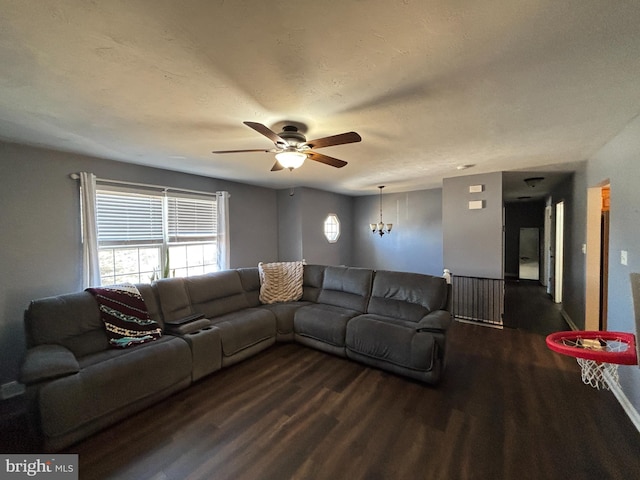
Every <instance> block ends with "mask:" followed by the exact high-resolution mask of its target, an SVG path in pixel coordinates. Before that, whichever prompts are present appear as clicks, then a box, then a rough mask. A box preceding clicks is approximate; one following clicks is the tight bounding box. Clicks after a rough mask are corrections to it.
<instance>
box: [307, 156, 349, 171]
mask: <svg viewBox="0 0 640 480" xmlns="http://www.w3.org/2000/svg"><path fill="white" fill-rule="evenodd" d="M307 158H309V159H310V160H315V161H316V162H320V163H324V164H326V165H331V166H332V167H336V168H342V167H344V166H345V165H346V164H347V162H345V161H344V160H339V159H337V158H333V157H329V156H327V155H323V154H322V153H318V152H307Z"/></svg>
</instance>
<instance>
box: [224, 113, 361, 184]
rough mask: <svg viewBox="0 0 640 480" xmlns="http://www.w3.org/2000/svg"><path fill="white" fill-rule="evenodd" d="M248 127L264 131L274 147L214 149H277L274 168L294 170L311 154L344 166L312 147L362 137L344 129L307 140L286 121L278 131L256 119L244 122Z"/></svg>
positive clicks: (343, 163)
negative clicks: (342, 131) (336, 133)
mask: <svg viewBox="0 0 640 480" xmlns="http://www.w3.org/2000/svg"><path fill="white" fill-rule="evenodd" d="M243 123H244V124H245V125H246V126H247V127H250V128H253V129H254V130H255V131H256V132H258V133H260V134H262V135H264V136H265V137H267V138H268V139H269V140H271V141H272V142H273V143H274V145H275V148H271V149H269V150H261V149H257V150H216V151H213V152H212V153H215V154H222V153H247V152H263V153H275V154H276V163H275V164H274V165H273V167H272V168H271V171H272V172H275V171H277V170H282V169H284V168H288V169H289V170H293V169H294V168H298V167H300V166H301V165H302V164H303V163H304V161H305V160H306V159H307V158H308V159H310V160H314V161H316V162H320V163H324V164H326V165H331V166H332V167H336V168H341V167H344V166H345V165H346V164H347V162H345V161H344V160H339V159H337V158H333V157H329V156H328V155H323V154H322V153H318V152H314V151H313V149H316V148H324V147H331V146H334V145H344V144H346V143H355V142H359V141H360V140H362V138H361V137H360V135H358V134H357V133H356V132H348V133H341V134H339V135H332V136H330V137H323V138H318V139H316V140H309V141H307V139H306V137H305V136H304V135H303V134H302V133H301V132H300V131H299V130H298V127H297V126H295V125H285V126H283V127H282V131H281V132H280V133H275V132H274V131H273V130H271V129H270V128H268V127H266V126H265V125H263V124H261V123H257V122H243Z"/></svg>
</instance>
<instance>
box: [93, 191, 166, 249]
mask: <svg viewBox="0 0 640 480" xmlns="http://www.w3.org/2000/svg"><path fill="white" fill-rule="evenodd" d="M96 216H97V224H98V243H99V245H102V246H108V245H147V244H156V243H158V244H162V242H163V222H162V197H161V196H155V195H145V194H138V193H128V192H122V193H121V192H114V191H109V192H106V191H100V190H98V191H97V192H96Z"/></svg>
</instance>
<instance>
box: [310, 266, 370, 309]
mask: <svg viewBox="0 0 640 480" xmlns="http://www.w3.org/2000/svg"><path fill="white" fill-rule="evenodd" d="M372 278H373V270H369V269H367V268H356V267H333V266H329V267H326V268H325V270H324V278H323V281H322V290H321V291H320V294H319V295H318V302H319V303H325V304H328V305H334V306H336V307H342V308H348V309H350V310H356V311H358V312H364V311H365V310H366V308H367V303H368V302H369V295H370V293H371V280H372Z"/></svg>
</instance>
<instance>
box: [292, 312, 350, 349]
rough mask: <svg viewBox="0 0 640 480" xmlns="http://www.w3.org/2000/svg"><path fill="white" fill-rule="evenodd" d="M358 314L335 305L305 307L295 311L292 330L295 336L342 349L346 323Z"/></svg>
mask: <svg viewBox="0 0 640 480" xmlns="http://www.w3.org/2000/svg"><path fill="white" fill-rule="evenodd" d="M359 314H360V312H358V311H356V310H350V309H347V308H342V307H337V306H335V305H325V304H322V303H318V304H312V305H307V306H305V307H301V308H300V309H298V311H296V313H295V317H294V319H293V328H294V331H295V333H296V334H297V335H302V336H304V337H309V338H313V339H315V340H319V341H321V342H325V343H328V344H330V345H334V346H337V347H344V346H345V335H346V329H347V322H348V321H349V320H350V319H352V318H353V317H355V316H356V315H359Z"/></svg>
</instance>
